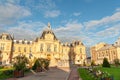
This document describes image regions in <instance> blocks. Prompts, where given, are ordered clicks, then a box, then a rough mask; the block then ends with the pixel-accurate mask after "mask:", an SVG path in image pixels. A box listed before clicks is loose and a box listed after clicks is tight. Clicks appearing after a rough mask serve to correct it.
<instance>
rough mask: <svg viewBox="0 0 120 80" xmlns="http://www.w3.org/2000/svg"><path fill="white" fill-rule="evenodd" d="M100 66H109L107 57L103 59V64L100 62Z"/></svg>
mask: <svg viewBox="0 0 120 80" xmlns="http://www.w3.org/2000/svg"><path fill="white" fill-rule="evenodd" d="M102 67H109V68H110V64H109V62H108V59H107V58H104V59H103V64H102Z"/></svg>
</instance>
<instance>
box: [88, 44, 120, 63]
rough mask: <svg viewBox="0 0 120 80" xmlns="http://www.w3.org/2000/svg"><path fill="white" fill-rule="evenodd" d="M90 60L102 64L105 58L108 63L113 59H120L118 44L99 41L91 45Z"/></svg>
mask: <svg viewBox="0 0 120 80" xmlns="http://www.w3.org/2000/svg"><path fill="white" fill-rule="evenodd" d="M90 50H91V60H92V61H94V62H95V64H102V63H103V59H104V58H107V59H108V61H109V62H110V63H113V62H114V60H115V59H120V46H118V45H116V44H107V43H99V44H96V45H95V46H92V47H91V49H90Z"/></svg>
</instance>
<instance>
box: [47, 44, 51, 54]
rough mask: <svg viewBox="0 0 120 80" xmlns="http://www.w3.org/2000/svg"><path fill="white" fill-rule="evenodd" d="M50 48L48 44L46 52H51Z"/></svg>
mask: <svg viewBox="0 0 120 80" xmlns="http://www.w3.org/2000/svg"><path fill="white" fill-rule="evenodd" d="M50 47H51V45H50V44H48V45H47V51H48V52H51V49H50Z"/></svg>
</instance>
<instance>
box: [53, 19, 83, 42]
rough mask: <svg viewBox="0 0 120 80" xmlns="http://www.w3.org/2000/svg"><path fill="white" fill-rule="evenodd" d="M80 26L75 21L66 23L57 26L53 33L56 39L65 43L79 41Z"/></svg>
mask: <svg viewBox="0 0 120 80" xmlns="http://www.w3.org/2000/svg"><path fill="white" fill-rule="evenodd" d="M82 28H83V26H82V24H81V23H78V22H76V21H72V22H68V23H66V24H65V25H63V26H62V25H59V26H58V28H56V29H54V32H55V33H56V35H57V37H58V38H59V39H60V40H61V41H63V42H65V41H68V42H71V41H73V40H75V39H76V40H79V39H80V36H79V34H80V31H82Z"/></svg>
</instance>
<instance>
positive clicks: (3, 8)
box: [0, 3, 31, 25]
mask: <svg viewBox="0 0 120 80" xmlns="http://www.w3.org/2000/svg"><path fill="white" fill-rule="evenodd" d="M30 15H31V12H30V11H29V10H27V9H25V8H24V7H21V6H19V5H13V4H10V3H6V4H3V5H0V25H6V24H12V23H14V22H16V21H17V20H19V19H20V18H23V17H26V16H30Z"/></svg>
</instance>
